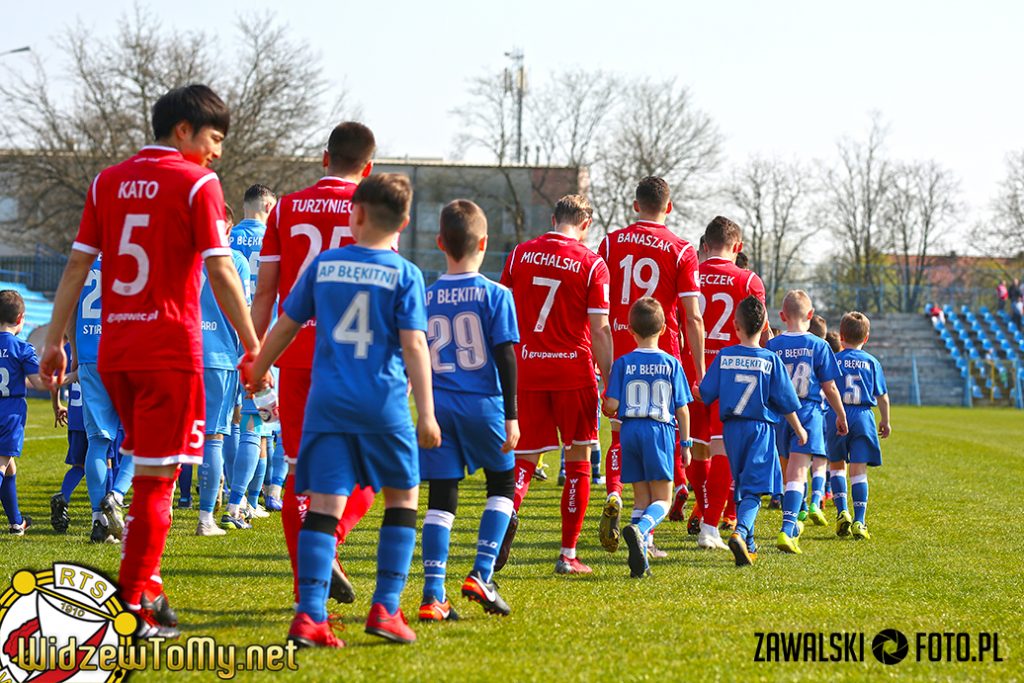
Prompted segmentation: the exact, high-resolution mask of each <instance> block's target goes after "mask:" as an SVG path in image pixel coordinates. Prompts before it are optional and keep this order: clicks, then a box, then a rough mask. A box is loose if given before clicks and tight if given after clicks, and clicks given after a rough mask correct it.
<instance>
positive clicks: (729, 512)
mask: <svg viewBox="0 0 1024 683" xmlns="http://www.w3.org/2000/svg"><path fill="white" fill-rule="evenodd" d="M730 472H731V469H730ZM724 515H725V518H726V519H731V520H733V521H736V482H734V481H733V480H732V477H729V498H728V500H727V501H726V503H725V513H724Z"/></svg>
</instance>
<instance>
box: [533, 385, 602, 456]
mask: <svg viewBox="0 0 1024 683" xmlns="http://www.w3.org/2000/svg"><path fill="white" fill-rule="evenodd" d="M518 399H519V433H520V436H519V445H518V446H516V453H517V454H518V453H544V452H547V451H553V450H556V449H558V448H559V447H560V446H561V445H562V444H563V443H564V444H566V445H577V446H589V445H592V444H595V443H597V437H598V421H597V402H598V398H597V387H583V388H580V389H564V390H558V391H524V390H520V391H519V395H518ZM559 436H561V439H559Z"/></svg>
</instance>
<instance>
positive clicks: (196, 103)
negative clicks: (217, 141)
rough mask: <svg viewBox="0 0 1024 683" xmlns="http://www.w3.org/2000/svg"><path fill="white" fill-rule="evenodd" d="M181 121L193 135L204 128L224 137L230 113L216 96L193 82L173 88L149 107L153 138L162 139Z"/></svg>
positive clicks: (206, 88) (229, 121) (208, 89)
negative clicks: (208, 127) (150, 108)
mask: <svg viewBox="0 0 1024 683" xmlns="http://www.w3.org/2000/svg"><path fill="white" fill-rule="evenodd" d="M182 121H188V122H189V124H190V125H191V126H192V134H193V135H195V134H197V133H198V132H199V131H201V130H202V129H203V128H206V127H207V126H210V127H211V128H213V129H215V130H219V131H220V132H221V133H223V134H224V135H227V134H228V127H229V125H230V124H231V112H230V111H228V105H226V104H224V100H222V99H221V98H220V97H218V96H217V93H215V92H213V90H211V89H210V88H209V87H207V86H205V85H201V84H198V83H193V84H192V85H186V86H183V87H181V88H175V89H174V90H171V91H170V92H168V93H166V94H165V95H164V96H163V97H161V98H160V99H158V100H157V101H156V104H154V105H153V136H154V137H155V138H156V139H157V140H163V139H164V138H166V137H168V136H169V135H170V134H171V131H173V130H174V127H175V126H176V125H178V124H179V123H181V122H182Z"/></svg>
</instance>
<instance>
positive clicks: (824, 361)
mask: <svg viewBox="0 0 1024 683" xmlns="http://www.w3.org/2000/svg"><path fill="white" fill-rule="evenodd" d="M814 374H815V376H816V377H817V378H818V384H824V383H825V382H829V381H831V382H838V381H839V380H840V378H842V376H843V372H842V370H840V369H839V361H837V360H836V354H834V353H832V349H831V348H829V346H828V344H827V343H826V344H816V345H815V353H814Z"/></svg>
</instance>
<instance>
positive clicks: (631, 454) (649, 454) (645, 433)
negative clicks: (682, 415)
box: [619, 419, 676, 484]
mask: <svg viewBox="0 0 1024 683" xmlns="http://www.w3.org/2000/svg"><path fill="white" fill-rule="evenodd" d="M619 443H620V444H622V456H621V457H622V483H624V484H635V483H636V482H638V481H672V474H673V466H674V458H675V451H676V428H675V426H674V425H671V424H666V423H665V422H658V421H657V420H649V419H626V420H623V421H622V427H621V429H620V431H619Z"/></svg>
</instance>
